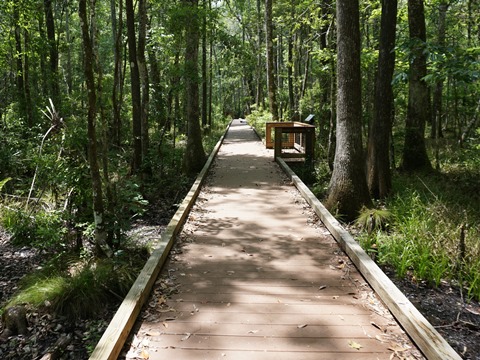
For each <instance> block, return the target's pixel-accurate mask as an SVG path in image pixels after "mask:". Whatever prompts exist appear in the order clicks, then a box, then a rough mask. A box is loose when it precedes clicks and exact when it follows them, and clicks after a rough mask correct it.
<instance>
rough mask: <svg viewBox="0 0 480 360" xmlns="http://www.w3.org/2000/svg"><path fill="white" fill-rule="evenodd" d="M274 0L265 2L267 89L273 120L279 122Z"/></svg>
mask: <svg viewBox="0 0 480 360" xmlns="http://www.w3.org/2000/svg"><path fill="white" fill-rule="evenodd" d="M272 3H273V0H265V34H266V36H265V37H266V39H265V41H266V45H267V87H268V102H269V105H270V112H271V113H272V120H273V121H278V119H279V117H278V104H277V85H276V82H275V67H274V56H275V53H274V51H273V50H274V49H273V4H272Z"/></svg>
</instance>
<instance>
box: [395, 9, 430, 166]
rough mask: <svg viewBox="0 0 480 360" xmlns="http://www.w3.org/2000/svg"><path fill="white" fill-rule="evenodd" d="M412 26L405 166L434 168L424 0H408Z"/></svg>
mask: <svg viewBox="0 0 480 360" xmlns="http://www.w3.org/2000/svg"><path fill="white" fill-rule="evenodd" d="M408 27H409V30H410V40H411V43H412V47H413V48H412V49H411V53H412V54H411V55H412V60H411V61H410V69H409V86H408V110H407V121H406V124H405V143H404V147H403V159H402V166H401V167H402V169H403V170H406V171H415V170H420V169H426V170H428V169H431V164H430V160H429V159H428V155H427V149H426V145H425V124H426V122H427V120H428V119H429V109H430V106H429V102H430V101H429V96H428V87H427V83H426V82H425V81H424V80H423V78H424V77H425V76H426V75H427V59H426V52H425V46H426V40H427V35H426V28H425V13H424V6H423V0H408Z"/></svg>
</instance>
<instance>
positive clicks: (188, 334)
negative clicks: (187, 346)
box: [182, 333, 192, 341]
mask: <svg viewBox="0 0 480 360" xmlns="http://www.w3.org/2000/svg"><path fill="white" fill-rule="evenodd" d="M190 336H192V334H190V333H185V336H184V337H183V338H182V341H185V340H188V339H190Z"/></svg>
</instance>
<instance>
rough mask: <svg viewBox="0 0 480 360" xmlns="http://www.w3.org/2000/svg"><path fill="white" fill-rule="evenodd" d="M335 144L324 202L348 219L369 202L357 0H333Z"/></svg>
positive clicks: (351, 218)
mask: <svg viewBox="0 0 480 360" xmlns="http://www.w3.org/2000/svg"><path fill="white" fill-rule="evenodd" d="M337 49H338V51H337V54H338V55H337V56H338V62H337V94H338V100H337V132H336V135H337V145H336V149H335V162H334V167H333V173H332V178H331V180H330V186H329V191H328V198H327V201H326V206H327V207H328V208H330V209H331V210H334V211H335V212H337V213H339V214H341V215H342V216H344V217H345V219H346V220H348V221H350V220H353V219H355V218H356V217H357V215H358V211H359V210H360V209H361V208H362V206H369V205H371V199H370V196H369V192H368V187H367V181H366V176H365V170H364V156H363V147H362V131H361V130H362V104H361V98H362V97H361V75H360V25H359V5H358V0H337Z"/></svg>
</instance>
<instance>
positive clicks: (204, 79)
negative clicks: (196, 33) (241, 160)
mask: <svg viewBox="0 0 480 360" xmlns="http://www.w3.org/2000/svg"><path fill="white" fill-rule="evenodd" d="M207 68H208V63H207V0H203V16H202V126H203V127H204V128H206V127H207V120H208V119H207V118H208V116H207V115H208V101H207V100H208V93H207V89H208V86H207V84H208V78H207Z"/></svg>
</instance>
